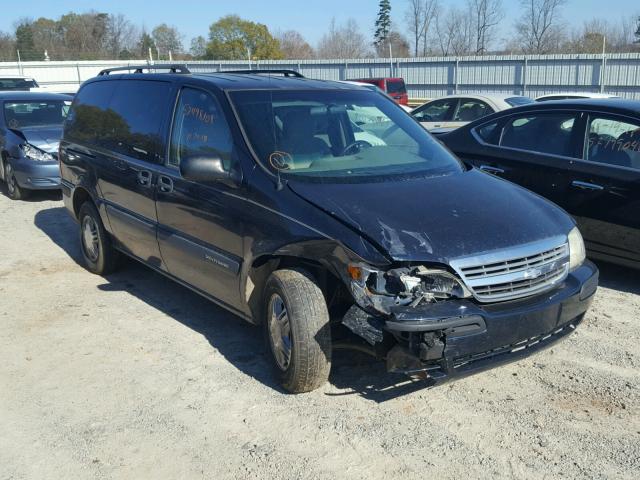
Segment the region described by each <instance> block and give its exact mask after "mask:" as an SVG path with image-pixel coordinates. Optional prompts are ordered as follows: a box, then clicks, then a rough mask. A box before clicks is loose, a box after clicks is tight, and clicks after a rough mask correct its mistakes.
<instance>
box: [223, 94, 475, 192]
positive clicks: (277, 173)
mask: <svg viewBox="0 0 640 480" xmlns="http://www.w3.org/2000/svg"><path fill="white" fill-rule="evenodd" d="M345 85H348V84H345ZM221 91H222V94H223V95H224V96H225V98H226V100H227V102H228V105H229V107H230V109H231V112H232V113H233V117H234V119H235V123H236V126H237V127H238V130H239V131H240V134H241V136H242V140H243V142H244V144H245V146H246V148H247V150H248V151H249V152H250V154H251V156H252V158H253V163H254V164H257V165H258V167H259V168H260V169H262V170H263V171H264V172H265V173H267V175H269V176H270V177H271V178H272V179H273V180H274V181H277V182H280V181H281V178H282V177H283V176H284V177H285V178H284V181H285V182H286V181H289V180H290V179H291V180H293V179H296V178H303V175H286V173H285V174H284V175H283V173H282V172H280V171H276V170H275V169H272V168H269V166H267V165H266V164H265V163H263V162H262V161H261V160H260V157H259V155H258V154H257V152H256V150H255V148H254V146H253V143H252V142H251V141H250V139H249V135H248V133H247V131H246V129H245V126H244V124H243V122H242V121H241V119H240V114H239V113H238V110H237V108H236V103H235V101H234V100H233V98H232V96H231V95H232V94H233V93H238V92H256V91H267V92H268V91H271V92H290V91H295V92H317V91H321V92H332V91H333V92H362V89H361V87H358V86H351V88H336V87H333V88H317V87H295V86H294V87H287V88H273V87H271V88H269V87H255V88H225V89H221ZM369 91H371V90H369ZM373 93H374V94H377V95H378V96H379V97H382V98H383V99H384V101H386V102H388V104H389V105H392V106H393V108H397V109H400V111H402V112H403V113H405V114H406V115H408V116H409V118H410V119H411V120H412V121H413V122H414V123H415V124H416V125H418V126H420V128H422V125H421V124H420V122H419V121H418V120H417V119H416V118H414V117H413V116H412V115H409V114H408V113H406V112H405V111H404V110H403V109H402V107H401V106H400V105H399V104H398V103H397V102H396V101H395V100H394V99H393V98H391V97H390V96H389V95H387V94H385V93H384V92H383V94H380V93H378V92H373ZM425 134H426V135H429V136H431V137H432V138H433V140H434V141H436V142H437V141H438V140H437V139H436V138H434V137H433V136H432V135H431V134H430V133H429V132H428V131H426V130H425ZM440 144H441V145H442V148H443V149H444V150H446V152H447V153H448V154H449V155H450V156H451V158H452V159H453V161H454V162H455V164H456V165H457V166H458V167H459V168H460V171H462V172H465V171H467V170H469V168H468V167H467V165H466V164H465V163H464V162H463V161H462V160H460V159H459V158H458V157H457V156H456V155H455V154H454V153H453V152H451V150H450V149H449V148H447V147H446V146H444V145H443V144H442V142H440ZM420 173H421V172H413V174H414V175H416V176H420ZM422 173H424V172H422ZM326 178H329V177H326ZM361 178H364V177H361Z"/></svg>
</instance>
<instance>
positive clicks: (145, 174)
mask: <svg viewBox="0 0 640 480" xmlns="http://www.w3.org/2000/svg"><path fill="white" fill-rule="evenodd" d="M138 183H139V184H140V185H142V186H143V187H150V186H151V172H150V171H149V170H139V171H138Z"/></svg>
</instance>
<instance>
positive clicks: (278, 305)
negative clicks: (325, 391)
mask: <svg viewBox="0 0 640 480" xmlns="http://www.w3.org/2000/svg"><path fill="white" fill-rule="evenodd" d="M264 302H265V312H266V318H265V319H264V325H265V329H266V336H267V339H268V342H269V347H270V348H269V351H270V356H271V360H272V363H273V366H274V370H275V372H276V375H277V376H278V378H279V380H280V383H281V384H282V386H283V387H284V388H285V389H286V390H288V391H290V392H292V393H302V392H310V391H311V390H315V389H316V388H318V387H320V386H321V385H323V384H324V383H325V382H326V381H327V379H328V378H329V370H330V369H331V331H330V326H329V312H328V310H327V304H326V302H325V299H324V295H323V294H322V290H320V287H319V286H318V284H317V283H316V282H315V280H314V279H313V278H312V277H311V275H309V274H308V273H307V272H304V271H299V270H277V271H275V272H274V273H272V274H271V276H270V277H269V279H268V280H267V285H266V289H265V299H264Z"/></svg>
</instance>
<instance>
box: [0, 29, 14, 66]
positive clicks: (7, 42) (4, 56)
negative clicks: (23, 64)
mask: <svg viewBox="0 0 640 480" xmlns="http://www.w3.org/2000/svg"><path fill="white" fill-rule="evenodd" d="M15 58H16V39H15V38H13V36H12V35H10V34H8V33H5V32H0V61H3V62H6V61H11V60H13V59H15Z"/></svg>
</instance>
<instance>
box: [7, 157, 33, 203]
mask: <svg viewBox="0 0 640 480" xmlns="http://www.w3.org/2000/svg"><path fill="white" fill-rule="evenodd" d="M4 179H5V182H7V195H8V196H9V198H10V199H11V200H24V199H25V198H27V197H28V196H29V193H30V191H29V190H27V189H26V188H22V187H21V186H20V185H18V181H17V180H16V174H15V172H14V171H13V167H12V166H11V163H9V162H6V163H5V164H4Z"/></svg>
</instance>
